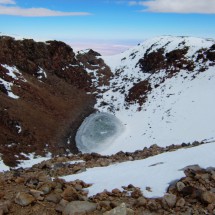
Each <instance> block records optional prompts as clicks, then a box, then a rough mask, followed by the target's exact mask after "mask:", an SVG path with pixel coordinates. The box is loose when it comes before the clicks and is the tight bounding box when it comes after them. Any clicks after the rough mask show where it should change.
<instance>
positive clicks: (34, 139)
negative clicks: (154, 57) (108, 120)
mask: <svg viewBox="0 0 215 215" xmlns="http://www.w3.org/2000/svg"><path fill="white" fill-rule="evenodd" d="M90 91H92V81H91V77H90V75H89V74H88V73H87V72H86V70H85V68H84V67H83V66H82V65H81V63H80V62H79V61H78V60H77V59H76V57H75V54H74V52H73V50H72V48H71V47H70V46H68V45H66V44H65V43H63V42H59V41H47V42H46V43H43V42H35V41H33V40H29V39H24V40H15V39H13V38H11V37H5V36H2V37H0V98H1V99H0V130H1V133H0V153H1V154H2V159H3V160H4V162H5V164H7V165H9V166H14V165H16V163H17V160H20V159H26V158H27V156H25V155H24V154H21V152H22V153H25V154H28V153H35V154H38V155H45V154H46V153H47V152H51V153H54V154H61V153H65V152H66V151H73V152H77V148H76V146H75V141H74V136H75V133H76V130H77V128H78V127H79V125H80V124H81V122H82V121H83V119H84V118H85V117H86V116H88V115H89V114H90V113H92V112H93V106H94V103H95V98H94V96H92V95H90V94H86V92H90Z"/></svg>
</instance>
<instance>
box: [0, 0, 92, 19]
mask: <svg viewBox="0 0 215 215" xmlns="http://www.w3.org/2000/svg"><path fill="white" fill-rule="evenodd" d="M7 4H16V2H15V1H14V0H0V15H11V16H26V17H47V16H87V15H91V14H90V13H87V12H63V11H56V10H50V9H48V8H22V7H18V6H14V7H11V6H5V5H7Z"/></svg>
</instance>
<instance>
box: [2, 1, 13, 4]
mask: <svg viewBox="0 0 215 215" xmlns="http://www.w3.org/2000/svg"><path fill="white" fill-rule="evenodd" d="M0 4H16V2H15V1H13V0H0Z"/></svg>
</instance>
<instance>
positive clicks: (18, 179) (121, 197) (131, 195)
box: [0, 142, 215, 215]
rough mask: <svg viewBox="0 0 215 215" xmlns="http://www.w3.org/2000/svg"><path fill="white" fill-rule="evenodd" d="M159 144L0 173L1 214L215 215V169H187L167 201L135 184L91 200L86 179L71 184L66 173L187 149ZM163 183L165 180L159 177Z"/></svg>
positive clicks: (168, 193) (64, 158) (66, 159)
mask: <svg viewBox="0 0 215 215" xmlns="http://www.w3.org/2000/svg"><path fill="white" fill-rule="evenodd" d="M199 144H202V143H198V142H195V143H193V144H183V145H180V146H171V147H167V148H161V147H158V146H156V145H154V146H152V147H150V148H145V149H144V150H140V151H137V152H134V153H123V152H121V153H118V154H116V155H113V156H101V155H98V154H95V153H92V154H84V155H81V154H78V155H73V156H67V157H56V158H54V159H51V160H48V161H44V162H42V163H40V164H37V165H34V166H33V167H32V168H29V169H22V168H20V169H14V170H11V171H9V172H5V173H4V174H3V173H1V174H0V213H1V214H47V215H48V214H65V215H66V214H69V215H70V214H71V215H72V214H105V215H107V214H125V215H126V214H150V215H152V214H181V215H182V214H214V212H215V190H214V189H215V170H214V169H213V168H209V169H201V168H200V167H199V166H198V165H194V166H188V167H186V168H185V169H184V172H185V175H186V176H185V177H184V178H182V179H180V180H179V181H175V182H173V183H172V184H171V185H170V186H169V188H168V190H167V193H166V195H164V197H162V198H153V199H148V198H145V197H144V193H142V192H141V191H140V189H139V188H138V187H134V186H133V185H132V184H129V185H128V186H125V187H123V191H120V190H119V189H117V188H116V189H113V190H111V191H107V190H105V191H103V192H102V193H98V194H97V195H95V196H93V197H88V195H87V188H88V187H89V186H91V185H90V184H86V183H85V182H83V181H80V180H76V181H72V182H65V181H64V180H62V179H59V176H61V175H67V174H75V173H78V172H80V171H85V169H86V168H93V167H95V166H105V165H110V164H113V163H115V162H116V163H118V162H124V161H126V160H132V159H144V158H146V157H149V156H153V155H155V154H160V153H164V152H168V151H172V150H177V149H179V148H181V147H183V148H187V147H196V146H198V145H199ZM157 180H159V179H157ZM146 189H149V190H150V187H148V188H146Z"/></svg>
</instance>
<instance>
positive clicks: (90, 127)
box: [75, 113, 123, 153]
mask: <svg viewBox="0 0 215 215" xmlns="http://www.w3.org/2000/svg"><path fill="white" fill-rule="evenodd" d="M122 132H123V125H122V123H121V122H120V121H119V119H117V118H116V117H115V116H114V115H111V114H109V113H94V114H91V115H90V116H89V117H87V118H86V119H85V120H84V122H83V123H82V125H81V126H80V128H79V129H78V131H77V134H76V138H75V140H76V144H77V147H78V149H79V150H80V151H81V152H84V153H87V152H101V151H102V149H106V148H108V146H109V145H112V144H113V143H114V140H115V139H116V138H117V137H118V136H119V135H120V134H121V133H122Z"/></svg>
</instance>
